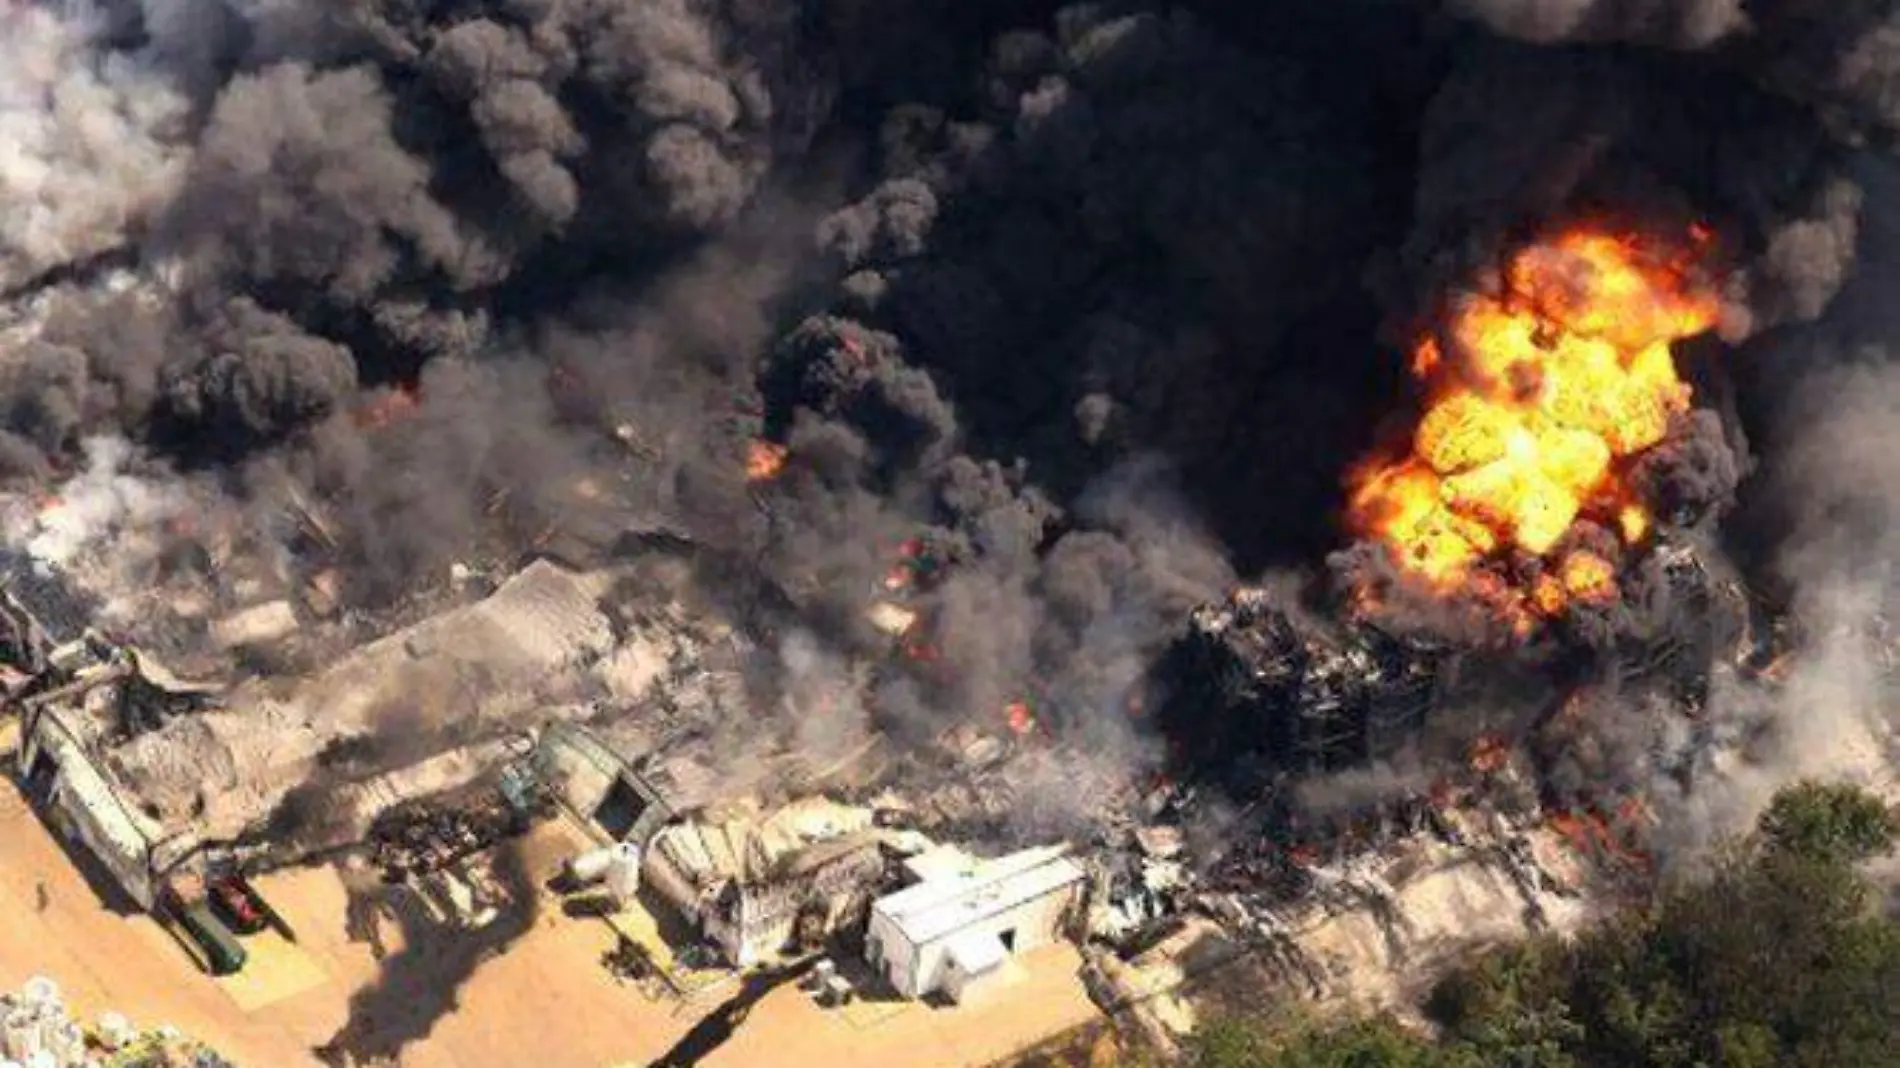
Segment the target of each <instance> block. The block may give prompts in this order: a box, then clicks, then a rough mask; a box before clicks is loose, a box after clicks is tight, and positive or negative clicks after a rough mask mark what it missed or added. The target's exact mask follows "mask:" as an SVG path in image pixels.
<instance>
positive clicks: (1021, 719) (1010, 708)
mask: <svg viewBox="0 0 1900 1068" xmlns="http://www.w3.org/2000/svg"><path fill="white" fill-rule="evenodd" d="M1003 712H1004V714H1005V715H1006V716H1007V717H1008V718H1009V729H1010V731H1011V733H1013V734H1017V735H1024V734H1028V733H1029V732H1030V731H1032V730H1035V729H1036V714H1035V713H1034V712H1033V711H1031V710H1030V708H1029V702H1027V701H1011V702H1010V703H1009V704H1008V705H1006V706H1005V707H1004V709H1003Z"/></svg>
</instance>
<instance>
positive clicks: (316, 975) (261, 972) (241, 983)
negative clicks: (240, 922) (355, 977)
mask: <svg viewBox="0 0 1900 1068" xmlns="http://www.w3.org/2000/svg"><path fill="white" fill-rule="evenodd" d="M244 948H245V950H246V951H247V952H248V953H249V954H250V959H249V960H248V961H247V962H246V963H245V965H244V969H243V970H242V971H240V972H238V973H237V974H236V975H226V976H220V977H218V978H217V979H214V980H213V982H215V983H216V984H217V985H218V989H220V990H222V991H224V994H225V996H226V997H228V998H230V999H231V1003H232V1004H234V1005H236V1006H237V1008H238V1011H239V1012H243V1013H252V1012H256V1011H257V1010H259V1009H262V1008H265V1007H267V1006H270V1005H275V1004H277V1003H278V1002H280V1001H287V1000H289V999H290V998H294V997H296V996H297V995H299V994H303V993H306V992H308V991H310V990H314V989H316V988H317V987H319V986H322V985H323V984H324V983H326V982H328V981H329V978H330V976H329V973H327V972H325V971H324V970H323V965H321V964H319V963H318V962H317V958H315V957H313V956H311V955H310V954H309V953H308V952H306V951H305V950H304V948H303V947H302V946H299V945H298V944H296V943H295V942H292V941H290V940H289V939H286V938H285V937H284V936H283V935H281V934H278V933H277V932H276V931H272V930H265V931H262V932H260V933H258V934H255V935H251V936H249V937H247V938H245V939H244Z"/></svg>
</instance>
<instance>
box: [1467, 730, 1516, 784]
mask: <svg viewBox="0 0 1900 1068" xmlns="http://www.w3.org/2000/svg"><path fill="white" fill-rule="evenodd" d="M1510 762H1511V743H1510V742H1507V741H1505V740H1504V737H1503V736H1502V735H1498V734H1485V735H1480V736H1479V738H1478V740H1477V741H1475V742H1473V743H1472V744H1471V758H1470V764H1471V770H1472V771H1475V772H1479V773H1480V774H1489V773H1491V772H1494V771H1500V770H1502V769H1503V768H1504V766H1505V765H1506V764H1509V763H1510Z"/></svg>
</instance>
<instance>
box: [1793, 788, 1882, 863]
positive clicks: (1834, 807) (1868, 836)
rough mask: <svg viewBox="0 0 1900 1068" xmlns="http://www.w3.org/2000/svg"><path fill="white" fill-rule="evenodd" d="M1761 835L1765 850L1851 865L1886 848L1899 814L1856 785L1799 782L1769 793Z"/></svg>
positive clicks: (1876, 854)
mask: <svg viewBox="0 0 1900 1068" xmlns="http://www.w3.org/2000/svg"><path fill="white" fill-rule="evenodd" d="M1761 833H1762V837H1763V838H1764V839H1765V840H1766V841H1767V844H1768V846H1769V848H1771V849H1776V850H1782V851H1786V852H1792V853H1797V854H1800V855H1801V856H1804V857H1808V858H1811V859H1814V860H1823V861H1843V862H1849V863H1852V862H1856V861H1862V860H1866V859H1867V858H1869V857H1873V856H1878V855H1879V854H1882V853H1885V852H1887V851H1889V850H1891V849H1892V848H1893V846H1894V839H1895V838H1896V836H1900V815H1896V814H1895V812H1894V811H1893V810H1892V809H1889V808H1888V807H1887V806H1886V805H1885V804H1883V803H1882V802H1881V800H1880V799H1879V798H1877V797H1874V796H1873V795H1871V794H1869V793H1867V792H1866V791H1865V790H1862V789H1860V788H1858V787H1855V786H1850V785H1847V784H1845V783H1820V782H1804V783H1800V784H1797V785H1795V786H1791V787H1788V788H1787V789H1785V790H1782V791H1781V792H1780V793H1779V794H1776V795H1775V798H1774V800H1773V801H1772V802H1770V803H1769V806H1768V811H1767V812H1765V813H1763V814H1762V818H1761Z"/></svg>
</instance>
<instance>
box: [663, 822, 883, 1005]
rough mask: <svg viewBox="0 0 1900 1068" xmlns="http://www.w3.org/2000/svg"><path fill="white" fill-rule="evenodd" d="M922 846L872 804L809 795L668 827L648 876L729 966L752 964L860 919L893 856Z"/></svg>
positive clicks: (827, 935)
mask: <svg viewBox="0 0 1900 1068" xmlns="http://www.w3.org/2000/svg"><path fill="white" fill-rule="evenodd" d="M915 842H916V839H915V836H911V835H905V834H903V833H901V832H892V831H887V830H884V829H882V828H879V827H877V826H876V825H875V821H874V819H873V816H872V813H871V812H870V810H868V809H861V808H853V807H850V806H847V805H840V804H837V803H834V802H831V801H827V800H825V799H824V798H807V799H804V800H801V801H797V802H794V803H792V804H790V805H787V806H785V807H784V808H781V809H778V810H776V811H774V812H771V813H757V812H751V813H735V814H733V815H732V816H730V817H729V818H725V819H719V818H711V817H709V818H703V819H699V820H694V821H689V822H681V823H676V824H673V825H671V826H669V827H666V828H665V829H663V830H661V831H660V832H659V833H658V834H657V835H655V836H654V837H653V839H652V841H651V842H650V844H649V845H648V847H647V850H646V855H645V858H644V860H643V863H642V865H641V878H642V880H643V881H644V883H645V884H646V885H647V886H649V887H651V888H652V889H653V890H654V891H655V892H656V893H658V894H659V895H660V896H661V898H662V899H664V900H665V901H666V902H667V903H668V904H669V905H670V906H671V907H672V908H673V909H674V910H676V911H677V912H679V913H680V915H681V916H683V917H684V918H685V919H686V920H687V921H688V922H689V923H691V924H692V925H693V926H694V927H695V928H696V929H697V930H698V932H699V933H700V935H701V936H702V937H704V938H705V939H706V940H707V941H708V942H710V943H711V944H713V945H714V946H716V947H717V948H718V950H719V952H720V954H721V956H723V957H724V958H725V959H726V961H727V962H729V963H731V964H733V965H734V966H737V967H749V966H751V965H753V964H756V963H759V962H761V961H765V960H769V959H771V958H773V957H775V956H777V955H779V954H780V953H782V952H783V951H785V950H786V949H787V948H789V947H793V946H799V945H806V946H810V945H816V944H818V943H819V942H821V941H823V940H824V939H826V938H828V937H830V936H831V935H832V934H834V933H836V932H839V931H843V930H846V929H851V928H855V927H856V926H858V925H859V924H862V922H863V921H864V918H865V915H866V912H867V910H868V909H869V907H870V904H871V900H872V899H873V898H874V897H875V896H876V894H877V893H878V891H879V890H880V889H881V888H882V887H883V885H884V881H885V877H886V875H887V873H888V872H889V871H890V860H891V857H892V856H893V855H894V854H895V853H896V852H899V851H902V850H904V849H906V848H911V849H914V848H916V846H915V844H914V843H915Z"/></svg>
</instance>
